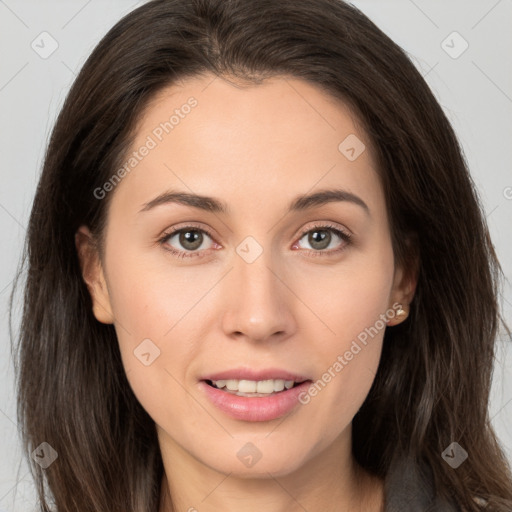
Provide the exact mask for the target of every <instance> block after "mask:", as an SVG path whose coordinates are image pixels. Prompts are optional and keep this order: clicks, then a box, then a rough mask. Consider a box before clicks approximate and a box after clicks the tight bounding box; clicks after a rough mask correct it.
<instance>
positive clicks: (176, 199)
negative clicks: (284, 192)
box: [140, 189, 370, 215]
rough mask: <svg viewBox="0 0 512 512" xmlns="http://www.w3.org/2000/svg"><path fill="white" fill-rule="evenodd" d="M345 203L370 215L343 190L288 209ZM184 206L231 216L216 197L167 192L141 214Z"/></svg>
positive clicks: (310, 196)
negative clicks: (167, 205) (165, 206)
mask: <svg viewBox="0 0 512 512" xmlns="http://www.w3.org/2000/svg"><path fill="white" fill-rule="evenodd" d="M338 201H345V202H349V203H352V204H356V205H358V206H360V207H361V208H362V209H363V210H364V211H365V212H366V213H367V214H368V215H370V208H369V207H368V205H367V204H366V203H365V202H364V201H363V200H362V199H361V198H360V197H359V196H357V195H355V194H352V193H351V192H348V191H346V190H341V189H325V190H320V191H318V192H315V193H313V194H305V195H302V196H298V197H297V198H295V199H294V200H293V201H292V202H291V203H290V205H289V207H288V212H300V211H304V210H308V209H311V208H314V207H317V206H322V205H324V204H327V203H333V202H338ZM172 203H174V204H183V205H185V206H192V207H193V208H198V209H200V210H204V211H207V212H211V213H222V214H229V212H230V209H229V206H228V205H227V204H226V203H225V202H223V201H221V200H219V199H216V198H214V197H210V196H202V195H198V194H190V193H187V192H179V191H172V190H170V191H167V192H164V193H163V194H160V195H159V196H157V197H155V198H154V199H152V200H151V201H149V202H147V203H145V204H144V206H143V207H142V209H141V210H140V212H146V211H148V210H151V209H153V208H156V207H157V206H160V205H163V204H172Z"/></svg>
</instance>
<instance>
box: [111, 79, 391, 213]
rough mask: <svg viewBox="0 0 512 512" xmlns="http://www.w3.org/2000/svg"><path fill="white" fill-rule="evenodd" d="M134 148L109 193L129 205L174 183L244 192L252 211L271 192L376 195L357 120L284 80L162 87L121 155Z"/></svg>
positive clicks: (221, 192)
mask: <svg viewBox="0 0 512 512" xmlns="http://www.w3.org/2000/svg"><path fill="white" fill-rule="evenodd" d="M142 153H144V155H143V156H142V157H141V154H142ZM132 154H137V156H132V159H135V160H136V161H135V160H133V161H132V163H133V164H134V165H133V167H132V168H131V169H130V172H128V173H126V177H125V178H123V180H122V182H121V184H120V185H119V186H118V187H117V189H118V190H116V195H117V194H118V193H119V192H121V189H123V190H124V192H123V193H122V195H124V196H126V201H127V202H128V203H129V204H132V205H142V204H144V203H145V202H147V201H148V200H150V199H151V198H152V197H151V196H152V195H155V194H157V193H162V192H163V191H164V190H165V189H167V188H173V189H176V188H179V189H181V190H185V191H187V192H194V193H201V194H205V195H210V196H217V197H223V198H225V199H226V202H227V203H228V204H229V203H230V202H236V201H239V198H240V197H241V196H242V195H244V196H245V197H246V198H247V196H248V195H249V196H250V197H251V198H252V200H251V201H250V202H247V201H246V202H245V205H246V206H248V207H249V206H251V207H252V208H253V210H254V213H256V212H258V211H262V210H263V209H265V208H266V207H267V206H268V203H267V201H266V199H268V198H269V197H270V196H272V197H273V199H272V202H273V203H274V202H275V201H276V198H277V199H279V195H280V196H281V197H283V201H285V196H289V197H290V198H291V197H294V196H296V195H299V194H304V193H306V192H308V191H311V190H313V189H314V188H315V187H316V188H328V187H331V186H336V187H339V186H340V185H341V186H343V187H344V188H346V189H347V190H348V191H349V192H354V193H357V194H364V195H365V197H366V198H367V199H368V201H369V202H374V203H375V202H377V203H378V202H379V201H382V193H381V192H382V191H381V190H380V184H379V180H378V175H377V173H376V168H375V162H374V159H373V156H372V152H371V147H370V141H369V140H368V138H367V136H366V134H365V133H364V132H363V131H362V130H361V128H360V127H359V126H358V121H357V118H356V117H355V116H354V115H353V113H352V112H351V110H350V109H349V108H348V107H347V105H345V104H344V103H342V102H341V101H339V100H336V99H334V98H333V97H332V96H330V95H328V94H327V93H325V92H324V91H322V90H321V89H319V88H318V87H315V86H314V85H311V84H309V83H307V82H304V81H302V80H299V79H296V78H291V77H275V78H272V79H267V80H265V81H264V82H262V83H261V84H257V85H252V84H251V85H242V84H233V83H230V82H227V81H225V80H223V79H222V78H220V77H214V76H212V75H205V76H198V77H193V78H189V79H186V80H183V81H181V82H179V83H177V84H175V85H172V86H169V87H167V88H165V89H163V90H162V91H160V92H159V93H158V94H157V95H156V96H155V97H154V98H153V99H152V100H151V101H150V102H149V103H148V105H147V107H146V109H145V110H144V113H143V115H142V116H141V118H140V120H139V122H138V125H137V129H136V136H135V139H134V142H133V144H132V147H131V149H130V152H129V154H128V155H126V158H127V161H128V158H130V155H132ZM128 167H130V166H128ZM280 192H281V194H279V193H280ZM286 202H289V201H288V200H286Z"/></svg>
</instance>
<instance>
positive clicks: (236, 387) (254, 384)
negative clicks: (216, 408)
mask: <svg viewBox="0 0 512 512" xmlns="http://www.w3.org/2000/svg"><path fill="white" fill-rule="evenodd" d="M212 383H213V385H214V386H215V387H217V388H219V389H222V388H223V387H226V388H227V389H228V390H230V391H240V392H241V393H273V392H274V391H283V389H284V388H286V389H290V388H292V387H293V384H294V381H293V380H282V379H275V380H274V379H269V380H258V381H255V380H234V379H229V380H214V381H212Z"/></svg>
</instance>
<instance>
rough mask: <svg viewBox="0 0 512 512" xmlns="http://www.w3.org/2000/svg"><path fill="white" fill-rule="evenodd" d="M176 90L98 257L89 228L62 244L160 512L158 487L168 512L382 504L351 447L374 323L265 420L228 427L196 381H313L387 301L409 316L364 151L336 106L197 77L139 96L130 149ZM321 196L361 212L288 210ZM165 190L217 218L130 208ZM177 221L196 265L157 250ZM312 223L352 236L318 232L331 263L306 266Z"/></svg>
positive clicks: (305, 93) (115, 201) (290, 88)
mask: <svg viewBox="0 0 512 512" xmlns="http://www.w3.org/2000/svg"><path fill="white" fill-rule="evenodd" d="M190 96H194V98H196V99H197V101H198V105H197V106H196V107H195V108H194V109H192V110H191V112H190V113H189V114H188V115H187V116H185V117H184V118H183V119H181V120H180V123H179V125H177V126H176V127H175V128H174V129H173V130H172V131H171V132H170V133H169V134H166V135H165V136H164V137H163V140H162V141H161V142H159V143H158V145H157V147H155V148H154V149H152V150H151V151H150V152H149V154H148V155H147V156H146V157H145V158H144V159H143V160H142V161H141V162H140V163H139V164H138V165H137V167H136V168H135V169H134V170H133V171H131V172H130V173H129V174H127V175H126V176H125V177H124V179H123V180H122V181H121V183H120V184H119V185H117V187H116V188H115V190H114V191H112V192H110V193H111V194H114V195H113V197H112V198H111V199H112V201H111V204H110V207H109V212H108V222H107V227H106V233H105V251H104V255H103V258H100V257H99V255H98V253H97V252H96V250H95V248H94V244H93V240H92V236H91V234H90V232H89V231H88V229H87V227H85V226H82V227H81V228H80V230H79V231H78V233H77V236H76V244H77V249H78V252H79V255H80V260H81V262H82V270H83V275H84V280H85V281H86V283H87V285H88V288H89V291H90V293H91V296H92V299H93V310H94V314H95V316H96V318H97V320H98V321H100V322H103V323H113V324H114V326H115V329H116V332H117V335H118V340H119V346H120V351H121V355H122V359H123V364H124V367H125V370H126V374H127V377H128V380H129V382H130V385H131V387H132V389H133V392H134V393H135V395H136V397H137V399H138V400H139V401H140V403H141V404H142V406H143V407H144V408H145V410H146V411H147V412H148V414H149V415H150V416H151V417H152V418H153V419H154V421H155V423H156V425H157V431H158V438H159V443H160V448H161V452H162V457H163V461H164V467H165V476H164V479H163V482H162V502H161V507H160V510H161V511H164V510H165V511H170V510H171V506H170V502H169V499H168V491H169V489H170V492H171V495H172V496H173V501H174V504H175V506H176V510H184V511H185V510H189V511H190V512H192V511H193V510H194V509H195V510H198V511H199V512H209V511H218V510H239V511H260V510H267V511H270V512H284V511H287V512H289V511H296V510H297V511H298V510H301V511H302V510H304V509H306V510H308V511H309V512H313V511H320V510H321V511H323V512H326V511H334V510H346V511H357V510H365V511H370V512H377V511H380V510H383V503H384V496H383V482H382V481H381V480H379V479H377V478H374V477H372V476H371V475H369V474H368V473H366V472H365V471H364V470H363V469H362V468H360V467H359V466H358V465H357V464H356V462H355V460H354V458H353V456H352V453H351V448H350V447H351V435H352V419H353V417H354V415H355V414H356V412H357V411H358V409H359V408H360V406H361V405H362V403H363V402H364V400H365V398H366V396H367V394H368V391H369V390H370V387H371V385H372V382H373V379H374V376H375V373H376V371H377V368H378V364H379V358H380V354H381V349H382V340H383V335H384V330H385V329H381V330H380V331H379V332H378V335H376V336H374V337H373V338H372V339H370V341H369V342H368V344H367V345H366V346H365V347H364V348H363V349H362V350H361V351H360V352H359V353H358V354H357V356H355V357H354V358H353V359H352V360H351V361H350V362H349V363H348V364H347V365H346V366H345V367H344V368H343V370H342V371H340V372H338V373H337V374H336V376H335V378H332V380H331V381H330V382H329V383H328V384H327V385H326V386H325V388H324V389H323V390H322V391H321V392H320V393H318V394H317V396H315V397H312V398H311V401H310V403H308V404H307V405H298V406H297V407H296V408H295V409H294V410H293V411H292V412H291V413H290V414H288V415H286V416H283V417H281V418H278V419H276V420H272V421H263V422H249V421H241V420H236V419H232V418H230V417H228V416H227V415H226V414H224V413H223V412H222V411H220V410H219V409H217V408H216V407H215V406H214V405H213V404H212V403H211V402H209V400H208V399H207V398H206V397H205V395H204V394H203V393H202V392H201V391H200V389H199V380H200V379H201V377H204V376H205V375H206V374H208V373H212V372H218V371H222V370H227V369H230V368H235V367H239V366H244V365H246V366H248V367H252V368H258V369H262V368H268V367H277V368H283V369H286V370H289V371H292V372H296V373H300V374H303V375H307V376H310V377H311V379H312V380H313V381H316V380H318V379H319V378H321V376H322V374H324V373H325V372H326V371H327V369H328V368H329V367H332V365H333V363H334V362H335V361H336V360H337V357H338V355H340V354H344V353H345V352H346V351H347V350H348V349H349V348H350V346H351V343H352V341H353V340H355V339H356V338H357V336H358V334H359V333H361V332H362V331H364V329H365V328H368V327H370V326H373V325H375V323H376V321H377V320H378V319H379V315H382V314H384V313H385V311H386V310H388V309H389V308H391V307H392V305H393V304H395V303H397V302H398V303H400V304H402V305H403V307H404V309H405V310H406V311H407V305H408V304H409V303H410V301H411V299H412V295H413V293H414V287H415V280H414V278H413V277H408V276H409V274H410V272H406V269H402V268H400V267H399V266H398V265H396V263H395V259H394V256H393V251H392V246H391V238H390V230H389V222H388V218H387V215H386V204H385V199H384V195H383V191H382V187H381V184H380V181H379V178H378V175H377V172H376V165H375V161H374V158H373V156H372V153H371V148H370V141H369V140H368V138H367V136H366V134H365V133H363V132H362V131H361V129H360V128H359V127H358V126H357V123H356V120H355V118H354V116H353V115H352V114H351V112H350V110H349V109H348V108H347V107H346V106H345V105H344V104H342V103H340V102H339V101H335V100H334V99H333V98H331V97H330V96H328V95H327V94H326V93H325V92H322V91H321V90H320V89H318V88H316V87H315V86H313V85H310V84H308V83H306V82H303V81H301V80H298V79H292V78H285V77H278V78H273V79H268V80H265V81H264V82H263V83H262V84H259V85H252V86H242V85H241V84H234V83H229V82H227V81H225V80H224V79H222V78H219V77H217V78H215V79H214V77H213V76H211V75H205V76H202V77H195V78H191V79H187V80H186V81H184V82H181V83H180V84H179V85H174V86H171V87H168V88H166V89H165V90H164V91H161V92H160V93H159V94H158V95H157V96H156V97H155V98H154V99H153V100H152V102H151V103H150V105H149V106H148V108H147V109H146V111H145V113H144V116H142V118H141V119H140V122H139V125H138V127H137V132H136V133H137V136H136V139H135V141H134V143H133V148H132V150H135V149H136V148H139V147H140V146H141V145H143V144H144V142H145V141H146V140H147V136H148V135H150V134H151V133H152V131H153V130H154V129H155V127H157V126H158V125H159V124H160V123H161V122H162V121H164V120H166V119H168V118H169V116H170V114H172V111H173V110H174V109H175V108H180V106H181V105H183V104H185V103H186V101H187V99H188V98H190ZM349 134H355V135H356V136H357V137H358V138H359V139H360V140H361V141H363V142H364V143H365V145H366V150H365V151H363V153H362V154H361V155H360V156H359V157H358V158H357V159H356V160H354V161H349V159H347V158H346V157H345V156H344V154H342V153H341V152H340V151H339V150H338V145H339V144H340V142H341V141H343V140H344V139H345V138H346V137H347V136H348V135H349ZM324 188H342V189H344V190H346V191H349V192H351V193H353V194H356V195H357V196H359V197H360V198H361V199H362V200H363V201H364V202H365V203H366V204H367V206H368V208H369V214H368V213H367V212H365V210H364V208H362V207H361V206H359V205H357V204H354V203H352V202H348V201H336V202H331V203H328V204H324V205H320V206H316V207H314V208H312V209H310V210H306V211H302V212H295V213H287V206H288V204H289V203H290V202H291V201H292V200H293V199H295V198H296V197H297V196H299V195H302V194H306V193H311V192H316V191H318V190H320V189H324ZM169 189H176V190H180V191H184V192H193V193H196V194H202V195H208V196H211V197H215V198H218V199H220V200H222V201H224V202H226V203H227V205H228V206H229V209H230V212H229V213H228V214H222V213H211V212H206V211H203V210H199V209H197V208H193V207H191V206H185V205H181V204H176V203H174V204H173V203H169V204H162V205H160V206H158V207H155V208H153V209H151V210H148V211H145V212H140V210H141V208H143V206H144V205H145V204H147V203H148V202H149V201H151V200H152V199H154V198H155V197H157V196H158V195H160V194H162V193H163V192H165V191H167V190H169ZM190 222H193V223H194V228H196V229H197V228H200V229H201V228H204V229H208V230H210V231H211V233H212V237H211V238H210V237H209V235H207V234H204V235H203V237H204V238H203V243H202V245H201V246H200V248H199V249H195V252H196V253H197V252H202V253H203V254H202V256H203V257H189V258H183V259H182V258H178V257H176V256H174V255H173V254H171V253H170V252H169V251H167V250H166V249H165V247H169V246H170V245H172V246H173V247H174V248H175V249H177V250H180V251H183V252H187V251H188V253H189V254H190V253H191V252H194V249H192V250H190V249H189V247H190V244H189V245H185V246H184V245H183V244H180V240H179V235H175V236H174V237H172V238H171V239H168V240H167V241H165V242H163V243H159V242H158V239H159V238H160V237H161V236H162V235H163V234H164V233H167V232H169V230H170V228H172V227H180V228H182V227H186V226H187V224H188V223H190ZM325 223H327V224H331V225H334V226H335V227H336V228H338V229H341V230H344V231H348V232H349V233H351V234H352V238H351V242H350V243H349V244H348V245H347V243H346V242H345V241H344V240H343V239H341V238H339V237H338V236H337V235H336V234H334V233H332V232H331V242H330V243H329V245H328V246H327V248H326V249H324V251H325V252H329V251H331V255H330V256H329V255H324V256H319V255H318V254H313V253H315V251H316V253H318V252H320V251H321V249H315V247H318V245H317V246H314V245H313V243H314V239H313V241H312V240H311V239H309V240H308V236H307V232H308V231H309V232H310V231H311V230H312V231H313V232H314V231H315V224H316V225H318V224H319V225H322V224H325ZM302 233H306V235H305V236H304V235H302V236H301V234H302ZM247 236H251V237H253V238H254V239H255V240H256V241H257V243H258V244H259V246H260V247H261V248H262V250H263V252H262V254H261V255H260V256H259V257H258V258H257V259H256V260H255V261H254V262H252V263H248V262H247V261H245V260H244V259H243V258H242V257H240V256H239V255H238V254H237V252H236V248H237V247H238V245H239V244H240V243H241V242H242V241H243V240H244V239H245V238H246V237H247ZM342 246H344V249H343V250H341V251H339V252H337V253H334V252H333V251H334V250H335V249H337V248H340V247H342ZM324 247H325V246H324ZM405 316H406V315H404V316H403V318H398V317H395V318H393V319H390V320H389V321H388V322H387V328H392V326H393V325H395V324H397V323H399V322H400V321H402V320H403V319H404V318H405ZM147 338H149V339H150V340H152V342H153V343H154V344H155V345H156V346H157V347H158V348H159V350H160V355H159V357H157V358H156V359H155V360H154V361H153V362H152V364H150V365H149V366H145V365H144V364H142V363H141V361H140V360H139V359H138V358H137V357H135V356H134V353H133V352H134V350H135V349H136V347H137V346H138V345H139V344H140V343H141V341H142V340H144V339H147ZM248 442H251V443H253V444H254V445H255V446H256V447H257V448H258V450H259V451H260V452H261V459H260V460H259V461H258V462H257V463H256V464H254V465H253V466H252V467H246V466H245V465H244V464H242V463H241V461H240V460H239V459H238V457H237V452H238V451H239V450H240V449H241V448H242V447H243V446H244V445H245V444H246V443H248Z"/></svg>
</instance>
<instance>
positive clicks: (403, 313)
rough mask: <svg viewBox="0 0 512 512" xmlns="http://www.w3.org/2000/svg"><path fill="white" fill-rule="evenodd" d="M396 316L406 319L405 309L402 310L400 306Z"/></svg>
mask: <svg viewBox="0 0 512 512" xmlns="http://www.w3.org/2000/svg"><path fill="white" fill-rule="evenodd" d="M396 316H404V317H407V311H405V309H403V308H402V305H400V309H399V310H398V311H397V312H396ZM404 319H405V318H404Z"/></svg>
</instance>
